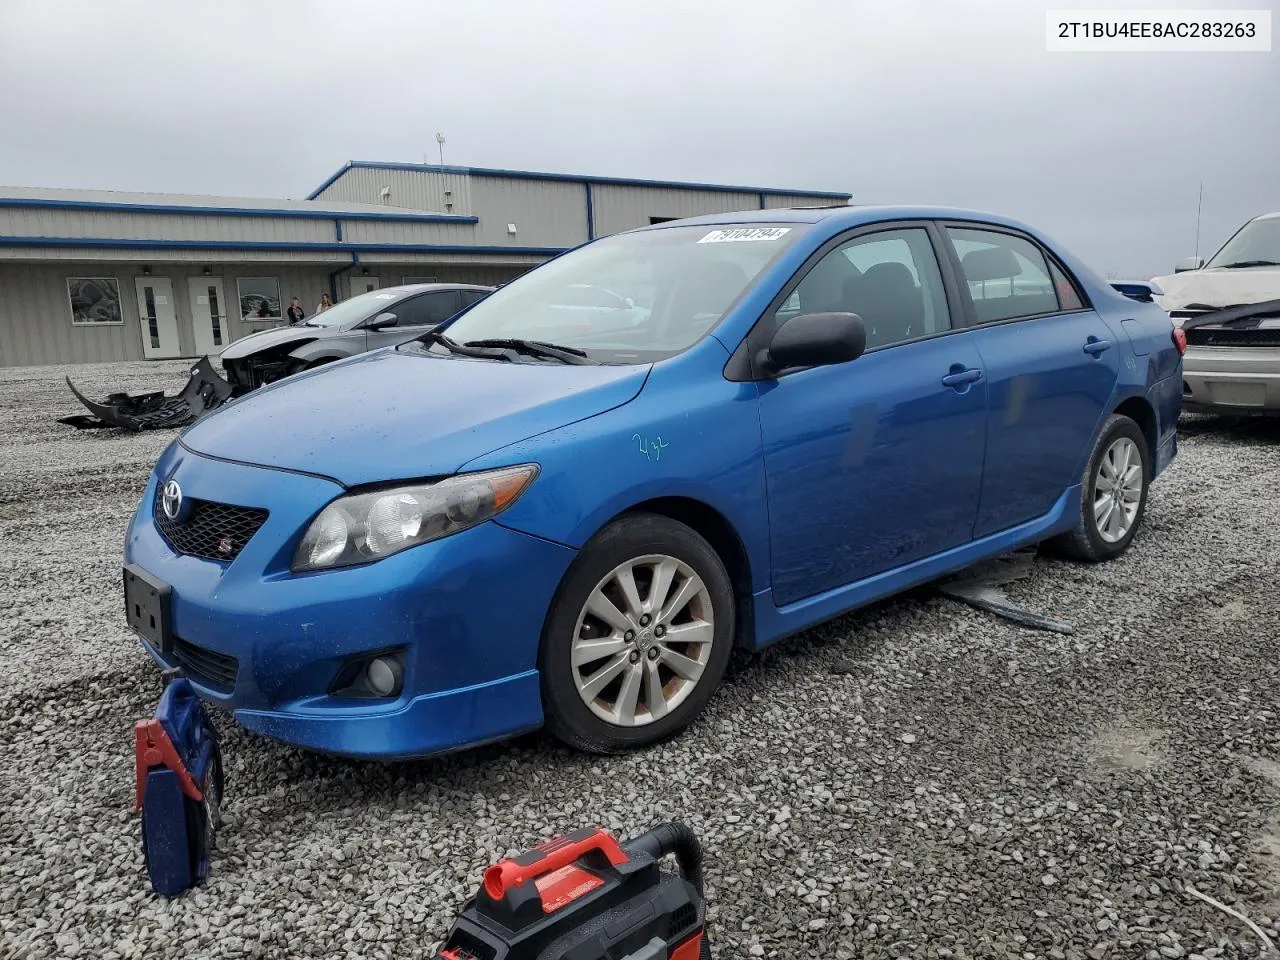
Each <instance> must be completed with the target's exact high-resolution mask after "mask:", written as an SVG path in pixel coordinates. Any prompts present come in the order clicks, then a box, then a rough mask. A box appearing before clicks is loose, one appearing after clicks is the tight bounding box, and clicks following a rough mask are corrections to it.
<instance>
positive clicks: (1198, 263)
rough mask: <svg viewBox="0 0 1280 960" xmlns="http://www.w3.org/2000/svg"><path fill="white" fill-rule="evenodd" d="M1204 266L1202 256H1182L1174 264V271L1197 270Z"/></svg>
mask: <svg viewBox="0 0 1280 960" xmlns="http://www.w3.org/2000/svg"><path fill="white" fill-rule="evenodd" d="M1203 266H1204V258H1203V257H1184V258H1182V259H1181V260H1179V261H1178V262H1177V263H1176V264H1174V267H1173V272H1174V273H1186V272H1187V271H1188V270H1199V269H1200V268H1201V267H1203Z"/></svg>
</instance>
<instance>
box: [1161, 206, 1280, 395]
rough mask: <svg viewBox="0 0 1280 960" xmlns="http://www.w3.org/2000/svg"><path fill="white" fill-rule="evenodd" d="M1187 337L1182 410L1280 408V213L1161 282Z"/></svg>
mask: <svg viewBox="0 0 1280 960" xmlns="http://www.w3.org/2000/svg"><path fill="white" fill-rule="evenodd" d="M1153 282H1154V283H1155V284H1156V285H1158V286H1159V287H1160V289H1161V290H1162V293H1161V294H1160V296H1158V297H1156V301H1157V302H1158V303H1159V304H1160V306H1162V307H1163V308H1164V309H1165V310H1167V311H1168V312H1169V319H1170V320H1172V321H1173V324H1174V326H1175V327H1179V328H1181V329H1182V331H1183V335H1184V336H1185V337H1186V344H1187V353H1186V356H1185V358H1184V360H1183V373H1182V384H1183V385H1182V409H1183V410H1186V411H1189V412H1199V413H1232V414H1238V413H1268V414H1280V213H1268V214H1264V215H1262V216H1260V217H1255V218H1254V219H1252V220H1250V221H1249V222H1248V223H1246V224H1245V225H1244V226H1243V227H1241V228H1240V229H1239V230H1237V231H1236V233H1235V234H1234V235H1233V236H1232V237H1231V239H1230V240H1228V241H1227V242H1226V243H1225V244H1223V246H1222V249H1221V250H1219V251H1218V252H1217V253H1215V254H1214V255H1213V256H1212V257H1211V258H1209V261H1208V262H1207V263H1206V262H1204V261H1203V260H1200V259H1198V258H1196V257H1190V258H1188V259H1186V260H1183V261H1182V262H1181V263H1179V264H1178V265H1177V267H1176V268H1175V272H1174V273H1173V274H1171V275H1170V276H1166V277H1156V278H1155V280H1154V281H1153Z"/></svg>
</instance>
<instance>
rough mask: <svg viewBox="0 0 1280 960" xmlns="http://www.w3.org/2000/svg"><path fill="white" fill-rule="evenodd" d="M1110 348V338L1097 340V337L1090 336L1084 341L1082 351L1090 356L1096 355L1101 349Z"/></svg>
mask: <svg viewBox="0 0 1280 960" xmlns="http://www.w3.org/2000/svg"><path fill="white" fill-rule="evenodd" d="M1109 349H1111V341H1110V340H1099V339H1098V338H1097V337H1090V338H1089V339H1088V340H1086V341H1085V342H1084V352H1085V353H1087V354H1089V355H1090V356H1091V357H1096V356H1097V355H1098V354H1100V353H1101V352H1102V351H1103V350H1109Z"/></svg>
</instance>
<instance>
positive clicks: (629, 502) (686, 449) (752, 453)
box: [461, 338, 769, 590]
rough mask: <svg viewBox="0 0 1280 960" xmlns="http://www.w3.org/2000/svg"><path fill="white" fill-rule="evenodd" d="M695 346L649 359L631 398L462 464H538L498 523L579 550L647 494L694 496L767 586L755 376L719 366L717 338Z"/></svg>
mask: <svg viewBox="0 0 1280 960" xmlns="http://www.w3.org/2000/svg"><path fill="white" fill-rule="evenodd" d="M709 339H710V338H709ZM699 352H701V353H703V354H704V355H703V356H702V357H700V358H689V357H684V358H679V359H678V360H677V361H667V362H664V363H662V364H659V365H657V366H655V368H654V370H653V372H652V373H651V374H650V377H649V380H648V381H647V382H646V383H645V386H644V388H643V389H642V390H641V392H640V394H639V395H638V396H637V397H636V398H635V399H634V400H632V401H631V402H630V403H627V404H624V405H622V406H620V407H615V408H614V409H612V410H608V411H605V412H604V413H601V414H598V415H597V416H594V417H591V418H589V419H587V420H582V421H579V422H577V423H573V424H570V425H568V426H566V427H562V428H559V429H557V430H552V431H550V432H549V433H545V434H542V435H540V436H537V437H531V438H529V439H527V440H523V441H520V442H518V443H514V444H511V445H510V446H507V447H503V448H501V449H499V450H495V451H493V452H491V453H488V454H485V455H484V456H482V457H478V458H476V459H475V460H472V461H471V462H470V463H468V464H466V465H465V466H463V467H462V468H461V469H462V470H463V471H470V470H484V469H488V468H491V467H499V466H505V465H510V464H514V463H529V462H534V463H537V464H538V465H539V467H540V473H539V475H538V478H537V480H535V481H534V483H533V485H532V486H531V487H530V488H529V490H528V492H527V493H525V495H524V496H523V497H521V498H520V500H518V501H517V502H516V504H515V505H514V506H513V507H511V509H509V510H507V511H506V512H505V513H503V514H502V515H501V517H499V518H498V522H500V523H502V524H503V525H505V526H509V527H512V528H513V529H516V530H519V531H521V532H524V533H529V534H533V535H534V536H539V537H543V538H545V539H548V540H553V541H555V542H557V543H562V544H564V545H566V546H570V547H573V548H575V549H576V548H580V547H581V546H582V545H583V544H584V543H586V542H587V540H589V539H590V538H591V537H592V536H593V535H594V534H595V533H596V532H597V531H598V530H599V529H600V528H601V527H603V526H604V525H605V524H606V523H608V522H609V520H610V519H612V518H613V517H615V516H617V515H618V514H619V513H622V512H624V511H626V510H628V509H630V508H632V507H634V506H636V505H637V504H639V503H643V502H644V501H646V500H652V499H656V498H659V497H683V498H687V499H691V500H696V501H699V502H701V503H703V504H705V505H707V506H709V507H711V508H712V509H714V510H716V511H717V512H718V513H720V514H721V516H723V517H724V518H725V519H726V520H727V521H728V522H729V524H730V525H731V526H732V527H733V528H734V530H735V532H736V533H737V534H738V537H739V539H740V540H741V541H742V544H743V546H744V548H745V549H746V551H747V555H748V558H749V560H750V566H751V571H752V580H753V581H754V582H753V584H752V586H753V590H760V589H764V587H766V586H767V585H768V572H769V562H768V558H769V553H768V551H769V534H768V513H767V508H766V505H765V480H764V464H763V458H762V457H761V441H760V422H759V413H758V410H757V401H758V393H757V389H756V385H755V384H754V383H735V382H731V381H728V380H725V379H724V378H723V377H722V376H721V375H720V369H719V368H720V367H721V366H723V365H724V361H725V358H726V352H725V351H724V349H723V348H722V347H720V345H719V344H718V343H715V342H712V343H711V344H710V349H709V350H706V351H699ZM684 360H688V361H689V362H679V361H684ZM703 367H705V369H702V368H703Z"/></svg>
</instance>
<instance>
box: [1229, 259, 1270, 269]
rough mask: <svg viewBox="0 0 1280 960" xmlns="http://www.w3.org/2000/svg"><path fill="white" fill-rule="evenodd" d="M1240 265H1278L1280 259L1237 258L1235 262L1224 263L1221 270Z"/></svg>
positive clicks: (1235, 267) (1236, 267) (1239, 266)
mask: <svg viewBox="0 0 1280 960" xmlns="http://www.w3.org/2000/svg"><path fill="white" fill-rule="evenodd" d="M1241 267H1280V260H1237V261H1236V262H1235V263H1224V264H1223V265H1222V269H1223V270H1237V269H1240V268H1241Z"/></svg>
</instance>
